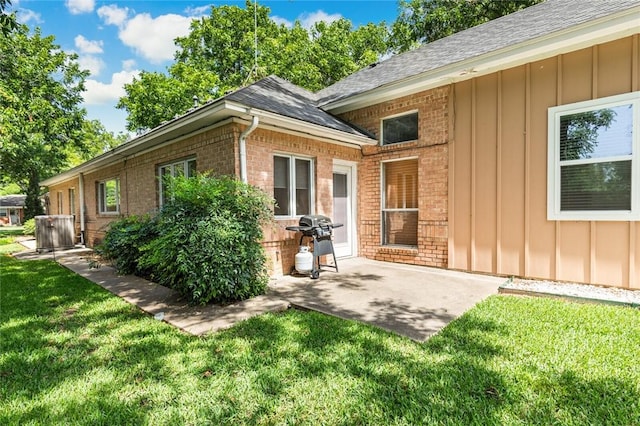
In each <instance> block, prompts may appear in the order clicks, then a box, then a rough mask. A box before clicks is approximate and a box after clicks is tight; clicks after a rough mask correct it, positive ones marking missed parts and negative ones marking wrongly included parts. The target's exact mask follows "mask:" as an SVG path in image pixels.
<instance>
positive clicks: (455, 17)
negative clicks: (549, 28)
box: [391, 0, 543, 52]
mask: <svg viewBox="0 0 640 426" xmlns="http://www.w3.org/2000/svg"><path fill="white" fill-rule="evenodd" d="M542 1H543V0H400V2H399V4H400V15H399V16H398V19H396V21H395V22H394V23H393V26H392V42H391V44H392V46H393V48H394V50H395V51H397V52H405V51H407V50H410V49H412V48H414V47H416V46H418V45H420V44H423V43H430V42H432V41H435V40H438V39H440V38H443V37H446V36H449V35H451V34H454V33H457V32H459V31H462V30H465V29H467V28H471V27H473V26H476V25H480V24H482V23H484V22H487V21H491V20H493V19H496V18H499V17H501V16H504V15H508V14H509V13H513V12H516V11H518V10H521V9H524V8H526V7H529V6H532V5H534V4H537V3H540V2H542Z"/></svg>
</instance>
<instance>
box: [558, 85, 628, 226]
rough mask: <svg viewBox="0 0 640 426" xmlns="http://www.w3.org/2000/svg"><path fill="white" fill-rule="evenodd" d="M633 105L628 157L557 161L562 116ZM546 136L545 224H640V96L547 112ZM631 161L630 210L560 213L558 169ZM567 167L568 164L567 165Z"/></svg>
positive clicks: (574, 105) (604, 99)
mask: <svg viewBox="0 0 640 426" xmlns="http://www.w3.org/2000/svg"><path fill="white" fill-rule="evenodd" d="M623 105H632V109H633V111H632V123H631V129H632V130H631V131H632V135H631V138H632V140H631V150H632V153H631V155H630V156H609V157H598V158H595V159H580V160H565V161H561V160H560V142H561V141H560V124H561V119H562V117H564V116H567V115H572V114H578V113H582V112H588V111H594V110H599V109H605V108H614V107H618V106H623ZM547 118H548V121H547V128H548V135H547V138H548V139H547V148H548V152H547V220H550V221H562V220H573V221H637V220H640V200H639V199H640V92H630V93H624V94H621V95H615V96H608V97H604V98H599V99H593V100H588V101H582V102H576V103H571V104H566V105H560V106H555V107H551V108H549V109H548V117H547ZM628 160H630V161H631V194H630V196H631V210H564V211H562V210H561V194H562V188H561V166H562V165H563V164H564V165H565V166H566V165H569V166H571V165H580V164H596V163H606V162H611V161H628ZM567 163H569V164H567Z"/></svg>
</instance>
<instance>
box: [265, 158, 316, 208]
mask: <svg viewBox="0 0 640 426" xmlns="http://www.w3.org/2000/svg"><path fill="white" fill-rule="evenodd" d="M312 165H313V163H312V160H311V159H308V158H298V157H295V156H285V155H274V156H273V198H274V199H275V200H276V205H275V208H274V214H275V215H276V216H302V215H307V214H311V211H312V201H313V173H312V170H313V166H312Z"/></svg>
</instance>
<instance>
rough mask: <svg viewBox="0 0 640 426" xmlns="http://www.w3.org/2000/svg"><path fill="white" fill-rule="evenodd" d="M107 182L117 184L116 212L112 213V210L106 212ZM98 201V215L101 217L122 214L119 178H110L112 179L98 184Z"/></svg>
mask: <svg viewBox="0 0 640 426" xmlns="http://www.w3.org/2000/svg"><path fill="white" fill-rule="evenodd" d="M107 182H115V184H116V210H115V211H110V210H105V207H106V204H107V203H106V201H107V200H106V199H105V197H106V194H107V191H106V184H107ZM97 190H98V191H97V192H98V194H97V197H96V198H97V200H98V214H101V215H118V214H120V178H119V177H114V178H110V179H104V180H101V181H99V182H98V184H97Z"/></svg>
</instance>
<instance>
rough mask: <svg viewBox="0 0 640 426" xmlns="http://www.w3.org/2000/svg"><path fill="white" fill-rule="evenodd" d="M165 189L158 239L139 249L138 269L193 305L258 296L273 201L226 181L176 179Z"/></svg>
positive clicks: (264, 276) (261, 288) (264, 278)
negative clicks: (264, 235)
mask: <svg viewBox="0 0 640 426" xmlns="http://www.w3.org/2000/svg"><path fill="white" fill-rule="evenodd" d="M168 187H169V188H170V193H171V201H169V202H168V203H167V204H166V205H165V206H164V208H163V209H162V211H161V212H160V214H159V217H158V221H157V231H158V238H156V239H154V240H153V241H151V242H149V244H147V245H146V246H145V247H143V248H142V251H143V256H142V258H141V261H140V264H141V265H143V266H144V267H146V268H149V269H150V270H151V271H153V272H152V278H153V279H154V280H155V281H156V282H158V283H159V284H162V285H165V286H167V287H171V288H173V289H175V290H177V291H178V292H180V293H181V294H182V295H184V296H186V297H187V298H189V300H190V301H191V302H192V303H196V304H206V303H209V302H231V301H237V300H244V299H248V298H250V297H254V296H257V295H259V294H263V293H264V291H265V290H266V284H267V280H268V276H267V273H266V268H265V261H266V256H265V254H264V249H263V247H262V245H261V244H260V242H261V240H262V225H263V224H264V223H265V222H266V221H267V220H269V219H270V218H271V206H272V204H273V200H271V199H270V198H269V197H267V195H266V194H264V193H263V192H262V191H260V190H259V189H257V188H255V187H253V186H250V185H247V184H244V183H242V182H240V181H238V180H236V179H234V178H230V177H212V176H208V175H198V176H197V177H193V178H184V177H178V178H175V179H169V181H168Z"/></svg>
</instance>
